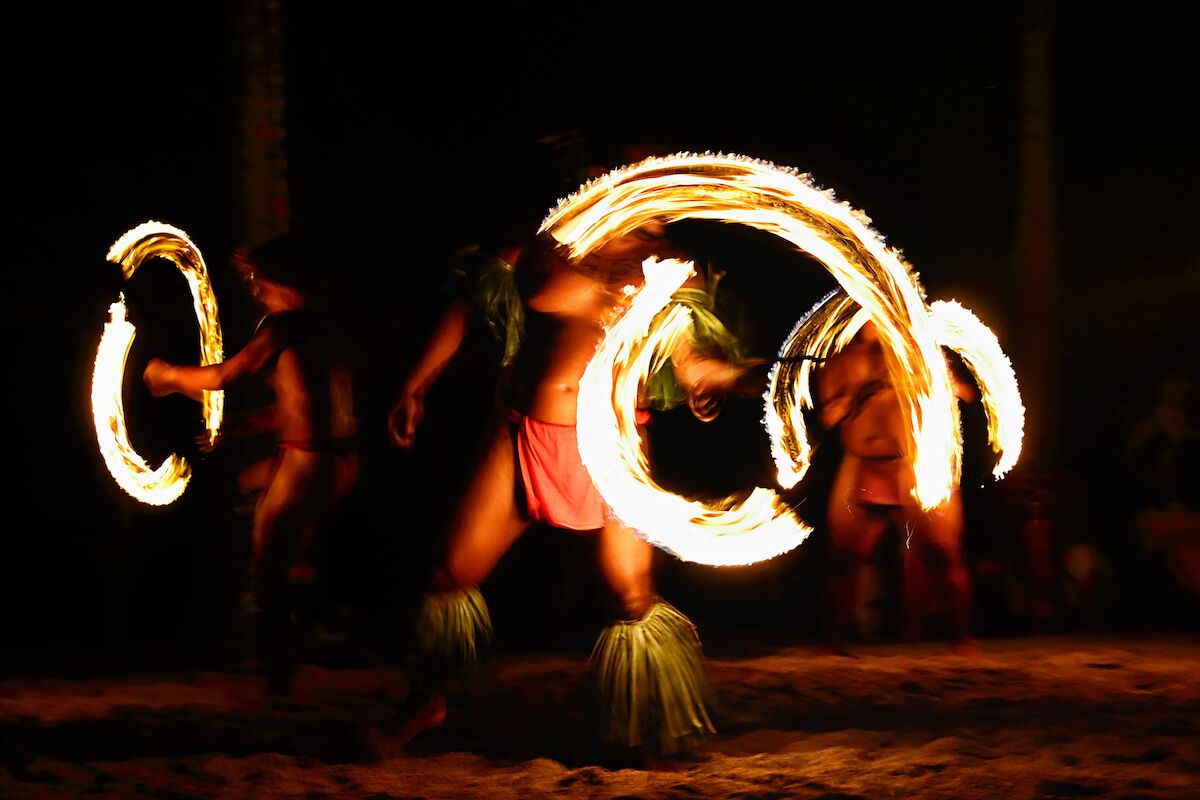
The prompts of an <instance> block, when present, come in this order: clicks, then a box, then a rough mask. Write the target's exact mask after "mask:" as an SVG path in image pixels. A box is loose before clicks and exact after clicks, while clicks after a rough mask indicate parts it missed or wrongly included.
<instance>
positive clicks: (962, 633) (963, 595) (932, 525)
mask: <svg viewBox="0 0 1200 800" xmlns="http://www.w3.org/2000/svg"><path fill="white" fill-rule="evenodd" d="M909 516H910V519H911V527H912V528H913V538H914V539H915V540H917V541H918V542H919V543H920V545H921V546H922V548H923V549H924V550H925V551H926V552H927V553H928V563H929V566H930V573H931V577H932V581H931V584H932V587H933V588H934V590H935V591H936V592H938V599H939V600H940V603H941V606H942V611H943V613H944V614H945V615H946V620H947V623H948V625H949V628H950V641H951V644H952V645H953V646H954V648H955V649H956V650H961V651H962V652H964V653H967V652H970V651H972V650H974V644H973V642H972V639H971V630H970V628H971V605H972V597H971V575H970V572H969V571H968V570H967V565H966V561H965V559H964V558H963V552H962V533H963V512H962V499H961V497H960V496H959V493H958V492H955V493H954V494H953V495H952V496H951V497H950V499H949V500H947V501H946V502H945V503H943V504H942V505H941V506H938V507H937V508H935V509H933V510H932V511H928V512H921V511H920V510H919V509H916V510H914V511H913V512H912V513H910V515H909Z"/></svg>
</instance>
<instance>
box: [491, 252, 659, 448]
mask: <svg viewBox="0 0 1200 800" xmlns="http://www.w3.org/2000/svg"><path fill="white" fill-rule="evenodd" d="M652 255H653V256H658V257H659V258H667V257H671V256H675V257H679V254H678V253H676V252H674V251H672V250H670V249H669V245H668V244H667V242H666V241H665V240H664V239H663V238H662V237H661V234H655V235H639V234H636V233H635V234H632V235H631V236H629V237H626V238H625V239H621V240H617V241H615V242H612V243H610V244H608V245H606V246H604V247H602V248H600V249H599V250H598V251H597V252H596V253H594V254H593V255H591V256H589V257H587V258H585V259H584V260H583V262H582V263H580V264H578V265H575V264H571V263H569V262H568V261H567V260H566V259H565V258H564V257H563V255H562V252H561V251H560V250H557V249H553V248H546V247H544V246H543V247H534V248H529V249H527V250H524V251H521V252H519V253H513V254H510V257H512V258H514V260H515V264H516V267H517V286H518V289H519V291H520V293H521V298H522V300H523V301H524V305H525V334H526V335H525V340H524V343H523V344H522V348H521V353H520V356H519V358H518V359H517V361H516V363H514V364H513V366H512V367H511V369H510V371H509V374H508V375H506V376H505V382H504V387H503V396H504V399H505V401H506V402H508V403H509V404H511V405H512V406H513V407H514V408H516V409H517V410H519V411H521V412H522V413H525V414H528V415H530V416H532V417H535V418H537V419H540V420H542V421H544V422H551V423H556V424H562V425H573V424H575V413H576V404H577V400H578V396H579V380H580V378H581V377H583V373H584V370H585V369H586V368H587V365H588V362H589V361H590V360H591V358H592V356H593V355H594V354H595V352H596V346H597V344H599V342H600V339H601V337H602V336H603V335H604V326H605V325H606V324H607V323H608V322H611V320H612V319H613V318H614V316H615V315H616V314H617V313H619V310H620V308H621V305H622V304H623V303H624V302H625V297H626V295H625V293H624V291H623V290H624V288H625V287H626V286H629V285H633V286H640V285H641V283H642V262H643V261H644V260H645V259H646V258H648V257H650V256H652Z"/></svg>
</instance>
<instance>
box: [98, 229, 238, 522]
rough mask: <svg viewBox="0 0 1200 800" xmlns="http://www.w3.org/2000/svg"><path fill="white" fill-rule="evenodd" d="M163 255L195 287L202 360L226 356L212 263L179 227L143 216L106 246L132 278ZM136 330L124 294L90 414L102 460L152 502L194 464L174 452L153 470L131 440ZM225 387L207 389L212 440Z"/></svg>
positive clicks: (172, 489)
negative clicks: (128, 373)
mask: <svg viewBox="0 0 1200 800" xmlns="http://www.w3.org/2000/svg"><path fill="white" fill-rule="evenodd" d="M156 257H157V258H165V259H168V260H169V261H171V262H172V263H174V264H175V265H176V266H177V267H178V268H179V271H180V272H182V273H183V276H184V278H186V279H187V282H188V288H189V289H190V290H191V293H192V304H193V307H194V308H195V311H196V321H197V323H198V324H199V326H200V363H201V364H205V365H207V364H215V363H219V362H220V361H221V360H222V358H223V353H222V344H221V324H220V321H219V320H218V317H217V299H216V297H215V296H214V294H213V291H212V284H211V283H210V282H209V279H208V269H207V268H206V267H205V265H204V259H203V257H202V256H201V255H200V251H199V250H198V249H196V246H195V245H193V244H192V242H191V240H190V239H188V237H187V234H185V233H184V232H183V231H181V230H179V229H178V228H175V227H172V226H170V225H166V224H164V223H161V222H144V223H142V224H141V225H138V226H137V227H135V228H133V229H132V230H129V231H127V232H126V233H125V234H124V235H122V236H121V237H120V238H119V239H117V241H116V242H115V243H114V244H113V246H112V247H111V248H110V249H109V251H108V260H109V261H111V262H113V263H116V264H120V265H121V269H122V271H123V273H124V275H125V278H126V280H128V279H129V278H130V277H131V276H132V275H133V274H134V272H136V271H137V269H138V267H139V266H141V264H142V262H144V261H145V260H147V259H150V258H156ZM135 333H136V331H135V329H134V326H133V325H132V324H131V323H129V322H128V321H127V320H126V319H125V303H124V297H122V298H121V300H119V301H118V302H116V303H114V304H113V305H112V306H111V307H110V309H109V321H108V322H107V323H106V324H105V326H104V333H103V335H102V336H101V337H100V344H99V346H98V347H97V350H96V366H95V368H94V370H93V372H92V416H93V418H94V420H95V423H96V439H97V441H98V442H99V445H100V453H101V455H102V456H103V458H104V463H105V464H106V465H107V466H108V470H109V472H111V473H112V476H113V478H114V479H115V480H116V482H117V484H118V485H119V486H120V487H121V488H122V489H124V490H125V491H126V492H128V493H129V494H130V495H132V496H133V497H134V498H136V499H138V500H140V501H142V502H143V503H148V504H150V505H166V504H168V503H171V502H174V501H175V500H176V499H177V498H178V497H179V496H180V495H181V494H183V490H184V489H185V488H186V487H187V481H188V478H189V476H190V474H191V468H190V467H188V465H187V462H186V461H184V460H183V459H182V458H179V457H178V456H175V455H171V456H169V457H168V458H167V459H166V461H164V462H163V464H162V465H161V466H160V467H159V468H158V469H157V470H151V469H150V468H149V467H148V466H147V465H146V462H145V460H144V459H142V457H141V456H140V455H138V453H137V451H136V450H134V448H133V446H132V445H130V443H129V437H128V435H127V433H126V429H125V412H124V406H123V403H122V401H121V386H122V383H123V381H124V376H125V360H126V358H127V357H128V355H129V347H130V345H131V344H132V343H133V337H134V335H135ZM223 409H224V393H223V392H220V391H205V393H204V403H203V410H204V423H205V428H206V429H207V431H208V437H209V442H210V443H212V442H215V441H216V439H217V434H218V432H219V431H220V428H221V417H222V411H223Z"/></svg>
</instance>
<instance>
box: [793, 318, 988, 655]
mask: <svg viewBox="0 0 1200 800" xmlns="http://www.w3.org/2000/svg"><path fill="white" fill-rule="evenodd" d="M816 381H817V392H816V396H817V400H818V404H819V408H818V410H819V415H820V422H821V425H822V427H824V428H825V429H826V430H827V431H830V432H833V433H835V434H836V435H837V437H838V441H839V443H840V445H841V450H842V454H841V459H840V462H839V464H838V466H837V468H836V473H835V474H834V477H833V485H832V489H831V491H830V495H829V502H828V507H827V510H826V525H827V528H828V532H829V542H828V547H829V551H828V560H827V567H826V568H827V574H826V590H827V591H826V595H827V597H826V600H827V604H828V607H827V610H826V614H827V631H826V633H827V636H828V637H829V645H830V647H831V648H832V649H833V651H834V652H835V653H839V654H844V653H845V652H846V650H845V642H846V638H847V634H848V629H849V626H850V623H851V619H852V614H853V610H854V607H855V603H856V602H857V599H858V597H857V594H858V578H859V575H860V573H861V571H862V567H863V565H864V564H865V563H866V562H867V560H868V559H869V558H870V557H871V554H872V552H873V551H874V549H875V546H876V545H877V544H878V542H879V540H880V538H881V537H882V536H883V534H884V532H885V531H886V530H887V529H888V528H889V526H895V527H896V529H897V530H899V531H901V532H902V534H903V536H904V537H905V539H906V542H905V543H906V546H908V547H912V548H916V551H915V552H918V553H920V555H921V556H922V560H923V561H924V562H925V563H926V564H928V566H929V567H930V572H931V573H932V574H931V579H932V581H931V582H932V583H933V584H934V585H935V586H936V587H937V588H938V589H940V594H941V597H940V599H941V601H942V606H943V609H944V611H945V613H946V615H947V617H948V621H949V627H950V637H951V641H952V644H953V646H954V648H955V650H956V652H960V653H963V654H969V653H970V652H973V651H974V649H975V644H974V642H973V641H972V639H971V636H970V632H969V624H970V618H971V579H970V574H969V572H968V571H967V567H966V563H965V561H964V558H963V549H962V533H963V510H962V499H961V495H960V492H959V490H958V489H957V488H956V489H955V490H954V492H953V494H952V495H951V496H950V498H949V499H948V500H946V501H945V502H944V503H942V504H941V505H940V506H938V507H937V508H934V509H932V510H929V511H925V510H923V509H921V507H920V506H919V505H918V504H917V502H916V500H915V499H914V497H913V494H912V490H913V485H914V480H915V478H914V474H913V442H912V440H911V434H910V433H909V427H908V425H906V424H905V420H904V418H903V414H902V411H901V407H900V403H899V402H898V400H897V398H896V392H895V389H894V387H893V386H892V382H891V378H890V377H889V375H888V369H887V363H886V361H885V354H884V351H883V345H882V342H881V341H880V339H879V335H878V333H877V331H876V330H875V326H874V324H873V323H871V322H868V323H866V324H865V325H864V326H863V327H862V329H861V330H860V331H859V332H858V334H857V335H856V336H855V337H854V338H853V339H852V340H851V341H850V343H849V344H847V345H846V346H845V347H844V348H843V349H842V350H840V351H838V352H836V353H834V354H833V355H831V356H830V357H829V358H828V359H827V360H826V362H825V363H824V364H823V365H822V366H821V367H820V368H819V369H818V370H817V373H816ZM954 383H955V394H956V396H957V397H958V398H959V399H960V400H968V401H970V400H974V399H975V397H976V396H977V395H976V393H975V390H974V388H973V387H969V386H968V385H966V384H965V383H963V382H961V381H959V380H955V381H954Z"/></svg>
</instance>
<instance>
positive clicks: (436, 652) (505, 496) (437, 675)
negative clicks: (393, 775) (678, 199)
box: [380, 222, 765, 758]
mask: <svg viewBox="0 0 1200 800" xmlns="http://www.w3.org/2000/svg"><path fill="white" fill-rule="evenodd" d="M666 233H667V231H666V226H665V225H664V224H662V223H658V222H655V223H650V224H647V225H645V226H643V227H642V228H640V229H638V230H636V231H634V232H633V233H631V234H629V235H627V236H625V237H623V238H621V239H617V240H613V241H610V242H609V243H608V244H607V245H605V246H604V247H602V248H600V249H598V250H597V251H595V252H594V253H593V254H591V255H589V256H587V257H585V258H583V259H581V260H579V261H578V262H575V261H572V260H571V259H570V258H568V257H567V254H566V253H565V251H564V250H563V249H562V248H561V247H560V246H558V244H557V242H555V241H554V240H553V239H551V238H550V237H548V236H544V237H541V238H538V239H536V240H535V241H534V242H532V243H530V244H528V245H525V246H521V247H514V248H511V249H508V250H504V251H502V252H501V253H500V254H499V255H498V256H496V257H494V258H487V259H482V263H480V264H478V265H477V267H476V269H475V270H474V279H473V281H472V297H471V302H468V301H464V302H460V303H457V304H455V305H453V306H452V307H451V308H450V309H449V310H448V311H447V312H446V314H445V316H444V317H443V318H442V320H441V322H440V324H439V325H438V326H437V328H436V329H435V332H434V334H433V336H432V338H431V340H430V341H429V343H428V345H427V347H426V348H425V350H424V351H423V354H422V355H421V356H420V357H419V358H418V359H417V361H416V364H415V366H414V367H413V368H412V370H411V372H410V373H409V375H408V377H407V379H406V380H405V381H404V383H403V385H402V388H401V391H400V393H399V397H398V400H397V402H396V404H395V407H394V409H393V410H392V413H391V415H390V418H389V429H390V432H391V436H392V440H393V442H394V443H395V444H396V445H397V446H399V447H402V448H408V447H411V446H412V445H413V443H414V438H415V436H416V433H417V428H418V424H419V423H420V421H421V418H422V416H423V414H424V398H425V396H426V394H427V392H428V391H429V389H430V387H431V385H432V384H434V382H435V381H436V379H437V378H438V375H439V374H440V373H441V372H442V370H443V369H444V368H445V367H446V366H447V364H448V363H449V362H450V361H451V359H452V358H453V357H454V356H455V354H456V352H457V351H458V350H459V347H460V345H461V344H462V342H463V340H464V338H465V336H466V334H467V331H468V326H469V325H470V324H471V322H472V321H473V320H476V319H479V318H480V317H482V318H483V320H484V321H486V322H487V323H488V325H489V326H490V327H491V328H492V330H493V332H495V333H496V334H497V335H498V336H499V338H500V339H501V341H502V342H504V343H505V355H504V363H505V367H504V370H503V371H502V377H501V380H500V382H499V387H498V392H497V403H496V411H495V414H494V419H493V421H492V423H491V425H490V428H489V430H488V432H487V434H486V438H485V445H484V449H483V451H482V456H481V458H480V460H479V461H478V463H477V465H476V467H475V470H474V473H473V475H472V477H471V479H470V481H469V482H468V484H467V486H466V490H465V494H464V496H463V497H462V498H461V502H460V503H459V505H458V506H457V509H456V511H455V513H454V514H453V517H452V519H451V522H450V526H449V531H448V537H447V540H446V549H445V554H444V557H443V559H442V560H441V562H440V566H439V567H438V568H437V569H436V572H435V575H434V580H433V587H432V591H431V592H430V593H429V594H428V595H427V596H426V599H425V601H424V603H423V606H422V609H421V613H420V618H419V622H418V627H419V631H418V635H417V648H416V649H417V667H416V668H415V670H414V673H415V674H414V684H415V685H414V688H413V691H412V692H411V694H410V698H409V703H408V707H406V708H405V709H403V710H402V711H401V712H400V713H399V714H397V716H396V718H395V719H394V720H392V721H391V722H390V723H389V724H388V725H386V726H384V729H383V732H382V738H381V742H380V744H381V747H382V748H383V749H384V750H385V751H391V750H395V749H396V748H398V747H402V746H403V745H404V744H405V743H406V742H407V741H408V740H409V739H410V738H411V737H412V736H413V735H415V734H416V733H418V732H420V731H421V730H422V729H424V728H426V727H431V726H434V725H438V724H440V723H441V721H442V720H443V719H444V716H445V713H446V704H445V699H444V695H445V691H446V689H447V687H448V686H449V685H450V681H451V679H452V678H453V676H454V675H455V674H456V673H458V674H461V673H460V671H461V670H462V669H464V668H465V667H468V666H469V665H470V664H471V663H472V662H473V661H474V660H475V658H476V655H477V653H478V651H479V649H480V648H482V647H484V646H485V645H486V644H487V642H488V641H489V639H490V636H491V624H490V620H489V616H488V612H487V608H486V606H485V604H484V602H483V598H482V597H481V595H480V593H479V591H478V589H477V588H476V587H477V586H478V585H479V584H480V583H481V582H482V581H483V579H484V578H485V577H486V576H487V575H488V574H489V573H490V572H491V571H492V569H493V568H494V567H495V566H496V564H497V562H498V561H499V559H500V558H501V557H502V556H503V555H504V553H505V552H506V551H507V550H508V549H509V548H510V547H511V546H512V545H513V543H514V542H515V541H516V540H517V538H518V537H519V536H520V535H521V534H522V533H523V532H524V531H525V530H526V529H527V528H528V527H529V526H530V525H531V524H532V523H534V522H535V521H537V522H542V523H545V524H549V525H551V526H555V527H559V528H565V529H570V530H575V531H591V532H595V536H596V547H597V559H598V562H599V568H600V571H601V573H602V575H603V578H604V580H605V582H606V583H607V585H608V588H609V589H610V591H611V595H612V601H613V602H612V605H613V611H614V615H615V618H616V620H617V621H615V622H614V623H613V624H612V625H611V626H610V627H608V628H606V629H605V630H604V631H603V632H602V634H601V636H600V639H599V641H598V642H597V644H596V646H595V648H594V650H593V652H592V658H591V662H590V666H589V669H590V677H591V680H592V684H593V686H594V687H595V690H596V697H597V699H598V701H599V703H600V706H601V710H602V715H601V716H602V720H603V722H602V724H603V726H604V731H603V734H602V736H603V738H605V739H606V740H608V741H609V742H611V743H615V744H616V745H618V746H620V747H623V748H634V749H636V750H637V751H640V752H641V753H642V754H643V755H644V756H646V757H647V758H654V757H657V756H659V755H671V754H674V753H678V752H682V751H685V750H688V749H690V748H691V747H693V746H694V745H695V744H696V743H697V742H699V741H701V740H702V739H703V737H704V736H705V735H707V734H710V733H712V732H713V731H714V728H713V725H712V722H711V719H710V716H709V711H708V708H709V705H710V699H711V698H710V695H711V685H710V682H709V678H708V675H707V669H706V667H705V664H704V661H703V655H702V651H701V647H700V642H699V639H698V637H697V635H696V631H695V628H694V626H693V625H692V623H691V622H690V621H689V620H688V619H687V618H686V617H685V616H684V615H683V614H681V613H680V612H679V611H677V610H676V609H675V608H673V607H672V606H671V605H669V604H668V603H666V602H665V601H664V600H662V599H661V598H659V597H658V596H657V595H656V593H655V590H654V584H653V580H652V575H651V561H652V554H653V548H652V546H651V545H650V544H648V543H647V542H646V541H645V540H644V539H642V538H640V537H639V536H638V535H637V534H636V533H635V532H634V531H633V530H631V529H630V528H628V527H626V526H625V525H624V524H622V523H621V522H620V520H618V519H617V518H616V517H615V516H614V515H612V514H611V513H610V512H609V510H608V508H607V507H606V505H605V503H604V501H603V499H602V498H601V496H600V494H599V493H598V491H597V490H596V488H595V487H594V486H593V484H592V481H591V478H590V477H589V475H588V472H587V470H586V469H585V468H584V466H583V464H582V463H581V461H580V456H579V452H578V448H577V443H576V400H577V395H578V391H579V380H580V377H581V376H582V374H583V372H584V369H585V367H586V366H587V364H588V361H589V360H590V359H591V357H592V355H593V354H594V353H595V350H596V346H597V344H598V342H599V341H600V339H601V337H602V336H603V334H604V325H605V323H606V321H608V320H610V319H612V318H613V315H614V314H617V313H619V312H620V310H621V308H622V306H623V304H624V303H625V302H626V297H627V294H626V293H625V292H624V291H623V290H624V289H625V287H629V286H636V285H639V284H640V283H641V281H642V262H643V261H644V260H645V259H646V258H647V257H649V256H657V257H659V258H660V259H661V258H668V257H675V258H681V259H683V258H684V257H683V254H682V253H679V252H676V249H675V247H674V246H673V245H672V244H671V243H670V241H669V240H668V238H667V236H666ZM676 299H677V301H678V302H682V303H685V304H687V305H688V307H689V308H690V309H691V310H692V314H693V320H694V323H693V328H692V331H693V336H692V337H691V338H690V340H688V341H685V342H684V343H683V344H681V345H680V346H679V347H678V348H677V349H676V350H675V351H674V353H673V354H672V366H671V367H670V368H666V369H665V370H664V371H660V372H659V373H658V374H657V376H656V377H654V378H651V380H650V387H649V389H648V391H647V396H648V397H650V396H656V397H658V398H659V399H660V400H662V401H663V403H662V405H663V406H664V407H665V406H667V405H670V404H671V403H672V402H681V401H683V400H685V399H686V401H687V402H688V403H689V404H690V405H691V407H692V409H693V411H694V413H696V414H697V416H700V417H701V418H711V415H712V412H713V408H714V407H715V405H716V403H715V399H716V398H719V397H720V396H723V395H725V394H727V393H744V394H747V395H749V394H757V393H759V392H761V390H762V388H763V386H764V385H765V379H764V376H763V374H762V372H761V371H759V370H756V369H754V368H753V367H754V366H756V365H757V364H758V363H759V362H751V361H747V360H739V359H738V352H737V347H736V342H735V341H734V337H733V336H732V335H731V334H730V333H729V331H728V330H727V329H725V328H724V326H723V325H721V323H720V322H719V320H718V319H717V317H716V316H715V314H714V313H713V310H712V304H711V299H712V298H711V294H709V292H708V291H707V290H706V288H705V286H704V284H703V281H701V280H699V279H698V278H693V279H692V281H691V282H690V285H688V286H686V287H685V288H684V289H683V290H681V291H680V292H679V293H677V295H676ZM480 311H482V314H481V313H479V312H480Z"/></svg>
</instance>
